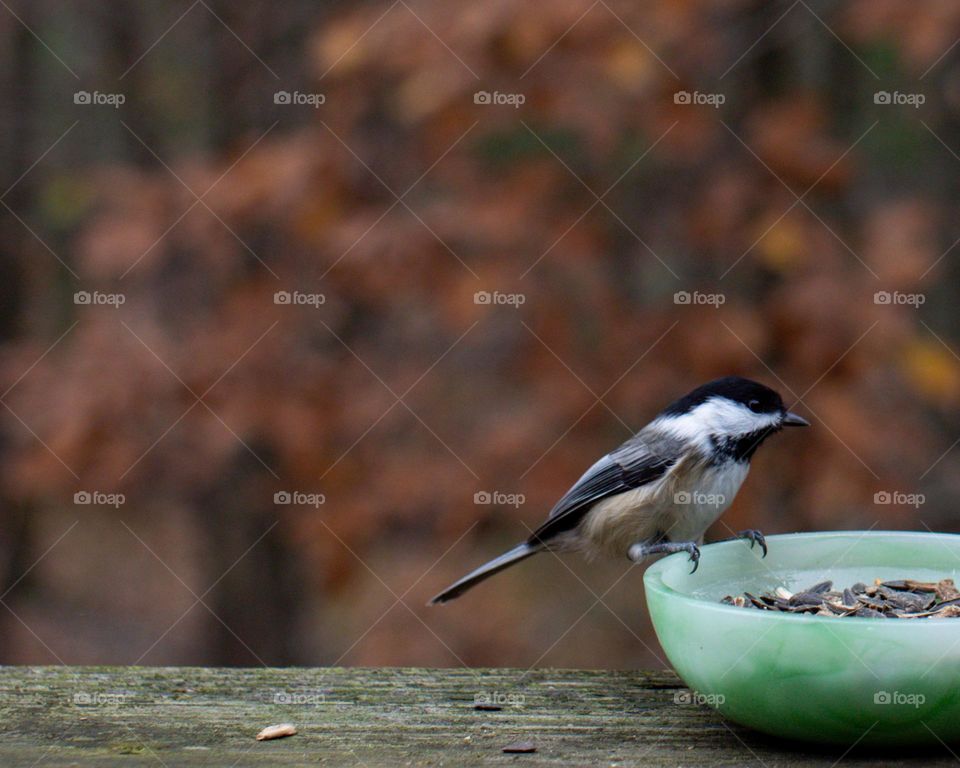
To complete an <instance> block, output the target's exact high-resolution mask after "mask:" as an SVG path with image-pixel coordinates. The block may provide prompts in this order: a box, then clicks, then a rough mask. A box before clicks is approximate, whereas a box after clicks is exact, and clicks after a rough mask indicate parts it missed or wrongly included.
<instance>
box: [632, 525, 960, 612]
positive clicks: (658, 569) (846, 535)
mask: <svg viewBox="0 0 960 768" xmlns="http://www.w3.org/2000/svg"><path fill="white" fill-rule="evenodd" d="M765 538H766V541H767V542H768V543H775V542H777V541H784V540H796V539H824V538H829V539H857V540H862V539H893V538H906V539H915V540H921V539H923V540H927V541H933V540H943V539H954V540H957V541H960V534H957V533H938V532H936V531H874V530H872V529H871V530H866V531H856V530H852V531H804V532H798V533H778V534H772V535H770V536H767V537H765ZM738 545H739V546H742V545H743V542H741V541H736V540H729V539H728V540H724V541H715V542H711V543H710V544H704V545H703V546H702V547H700V552H701V554H703V553H705V552H706V551H707V550H709V549H712V548H714V547H723V546H738ZM679 560H684V561H688V556H687V554H686V553H685V552H677V553H675V554H672V555H667V556H666V557H664V558H662V559H661V560H658V561H657V562H655V563H653V564H652V565H650V566H649V567H648V568H647V570H646V571H645V572H644V574H643V586H644V590H645V592H646V593H647V595H649V593H650V592H658V593H660V594H661V595H663V596H666V597H669V598H670V599H671V600H673V601H681V602H682V603H685V604H686V605H688V606H693V605H695V606H697V607H698V608H700V609H703V608H710V609H712V610H717V611H721V612H725V613H730V614H731V615H732V614H733V613H734V612H736V613H737V614H739V615H743V616H744V617H747V616H749V617H750V618H751V619H754V620H760V621H763V620H767V621H795V622H803V623H808V624H809V623H811V622H823V621H837V620H842V622H843V625H844V626H846V625H848V624H862V623H864V622H866V623H867V624H869V625H871V626H884V627H891V628H892V627H910V626H917V625H920V626H930V627H944V626H950V625H951V622H949V621H947V620H942V621H890V620H887V619H885V620H883V621H881V620H879V619H877V618H875V617H869V616H818V615H816V614H809V613H784V612H782V611H751V612H744V610H743V608H738V607H737V606H735V605H729V604H728V603H721V602H720V601H719V600H710V599H707V598H703V597H696V596H694V595H690V594H688V593H686V592H680V591H678V590H676V589H674V588H673V587H671V586H669V585H668V584H667V583H665V582H664V580H663V574H664V572H665V571H666V569H667V568H669V567H671V566H673V565H674V564H675V563H676V562H678V561H679ZM957 564H958V569H960V556H958V560H957ZM647 603H648V610H649V597H648V599H647ZM651 618H652V617H651ZM956 625H957V627H960V620H958V621H957V622H956ZM913 631H916V630H913Z"/></svg>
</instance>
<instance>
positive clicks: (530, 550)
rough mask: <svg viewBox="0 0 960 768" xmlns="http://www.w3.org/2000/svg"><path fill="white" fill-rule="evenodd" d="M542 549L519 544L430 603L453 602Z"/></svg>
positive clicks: (456, 583)
mask: <svg viewBox="0 0 960 768" xmlns="http://www.w3.org/2000/svg"><path fill="white" fill-rule="evenodd" d="M541 549H542V547H541V546H539V545H537V544H528V543H526V542H524V543H523V544H519V545H517V546H516V547H514V548H513V549H511V550H510V551H509V552H504V553H503V554H502V555H500V557H496V558H494V559H493V560H491V561H490V562H489V563H484V564H483V565H481V566H480V567H479V568H477V569H476V570H475V571H471V572H470V573H468V574H467V575H466V576H464V577H463V578H462V579H460V580H459V581H457V582H455V583H453V584H451V585H450V586H449V587H447V588H446V589H445V590H443V592H441V593H440V594H439V595H437V596H436V597H434V598H433V599H432V600H431V601H430V605H437V604H439V603H445V602H447V601H448V600H453V599H454V598H457V597H460V595H462V594H463V593H464V592H466V591H467V590H468V589H470V588H471V587H474V586H476V585H477V584H479V583H480V582H481V581H483V580H484V579H488V578H490V577H491V576H493V574H495V573H499V572H500V571H502V570H503V569H504V568H509V567H510V566H511V565H513V564H514V563H519V562H520V561H521V560H526V559H527V558H528V557H530V555H535V554H536V553H537V552H539V551H540V550H541Z"/></svg>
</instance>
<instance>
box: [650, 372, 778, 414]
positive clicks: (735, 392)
mask: <svg viewBox="0 0 960 768" xmlns="http://www.w3.org/2000/svg"><path fill="white" fill-rule="evenodd" d="M712 397H725V398H727V399H728V400H733V401H734V402H737V403H743V405H746V406H747V407H748V408H750V410H752V411H754V412H756V413H779V412H782V411H783V410H784V407H783V399H782V398H781V397H780V395H779V394H778V393H777V392H775V391H774V390H772V389H770V387H767V386H764V385H763V384H760V383H759V382H756V381H752V380H751V379H745V378H743V377H741V376H724V377H723V378H722V379H714V380H713V381H708V382H707V383H706V384H704V385H703V386H700V387H697V388H696V389H695V390H693V391H692V392H690V393H688V394H686V395H684V396H683V397H681V398H680V399H679V400H676V401H674V402H673V403H671V404H670V405H668V406H667V407H666V408H665V409H664V411H663V413H664V415H667V416H680V415H682V414H684V413H689V412H690V411H691V410H693V409H694V408H696V407H697V406H698V405H700V404H702V403H705V402H707V400H709V399H710V398H712Z"/></svg>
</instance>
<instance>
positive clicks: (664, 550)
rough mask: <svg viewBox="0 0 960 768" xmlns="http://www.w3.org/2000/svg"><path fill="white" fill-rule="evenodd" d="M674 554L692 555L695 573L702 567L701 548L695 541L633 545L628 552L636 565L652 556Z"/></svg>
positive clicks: (628, 555)
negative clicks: (684, 553)
mask: <svg viewBox="0 0 960 768" xmlns="http://www.w3.org/2000/svg"><path fill="white" fill-rule="evenodd" d="M674 552H686V553H687V554H688V555H690V562H691V563H693V570H691V571H690V573H693V572H694V571H696V570H697V568H698V567H699V565H700V547H698V546H697V543H696V542H695V541H660V542H657V543H656V544H643V543H637V544H633V545H632V546H631V547H630V549H628V550H627V557H628V558H630V559H631V560H633V562H635V563H639V562H640V561H641V560H643V559H644V558H646V557H649V556H650V555H666V554H673V553H674Z"/></svg>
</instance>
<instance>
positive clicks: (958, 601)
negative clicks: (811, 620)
mask: <svg viewBox="0 0 960 768" xmlns="http://www.w3.org/2000/svg"><path fill="white" fill-rule="evenodd" d="M720 602H721V603H727V604H728V605H735V606H737V607H739V608H759V609H761V610H764V611H781V612H785V613H812V614H816V615H817V616H864V617H868V618H877V619H883V618H887V619H925V618H928V617H930V618H936V619H947V618H956V617H958V616H960V591H958V590H957V588H956V586H955V585H954V583H953V579H943V580H942V581H938V582H932V581H930V582H927V581H913V580H912V579H898V580H896V581H880V579H877V580H876V581H874V583H873V585H872V586H869V587H868V586H867V585H866V584H862V583H860V582H858V583H856V584H854V585H853V586H852V587H850V588H848V589H844V590H835V589H833V582H832V581H823V582H820V583H819V584H814V585H813V586H812V587H810V588H809V589H804V590H801V591H800V592H793V593H791V592H789V591H788V590H786V589H784V588H783V587H777V588H776V589H775V590H774V591H773V592H772V593H770V592H765V593H763V594H761V595H760V596H759V597H758V596H756V595H752V594H750V593H749V592H744V593H743V594H742V595H737V596H736V597H731V596H730V595H727V596H726V597H725V598H723V599H722V600H721V601H720Z"/></svg>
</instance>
